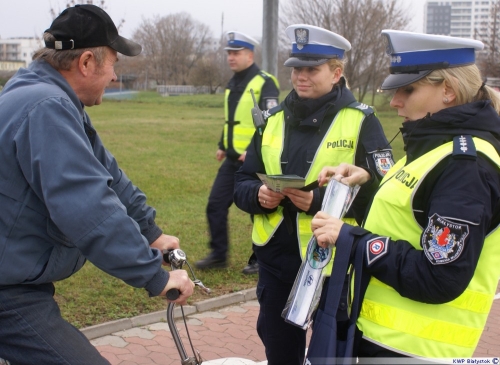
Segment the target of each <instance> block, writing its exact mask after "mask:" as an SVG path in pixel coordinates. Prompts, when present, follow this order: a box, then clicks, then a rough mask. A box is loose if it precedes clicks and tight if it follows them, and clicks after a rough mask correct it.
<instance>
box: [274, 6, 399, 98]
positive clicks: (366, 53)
mask: <svg viewBox="0 0 500 365" xmlns="http://www.w3.org/2000/svg"><path fill="white" fill-rule="evenodd" d="M282 4H283V8H282V10H281V14H283V17H282V22H283V24H282V25H283V26H284V27H285V26H287V25H290V24H296V23H305V24H310V25H316V26H319V27H322V28H325V29H329V30H331V31H333V32H335V33H338V34H340V35H342V36H343V37H345V38H346V39H347V40H349V42H351V45H352V49H351V50H350V51H349V52H347V53H346V58H347V64H346V67H345V70H344V75H345V76H346V78H347V80H348V82H349V85H350V87H351V89H352V90H356V91H358V98H359V100H363V98H364V97H365V96H366V93H367V92H368V91H369V90H371V91H372V101H373V98H374V95H375V93H376V91H377V88H378V87H379V85H380V84H381V82H382V80H383V78H384V77H385V76H386V75H387V73H388V67H387V66H388V62H389V58H388V57H386V56H385V43H384V39H383V38H382V37H381V36H380V32H381V31H382V30H383V29H399V30H403V29H405V28H406V27H407V24H408V23H409V11H408V10H407V9H403V8H401V6H400V2H398V1H397V0H309V1H303V0H288V1H287V2H286V3H284V2H283V3H282ZM288 47H289V46H288Z"/></svg>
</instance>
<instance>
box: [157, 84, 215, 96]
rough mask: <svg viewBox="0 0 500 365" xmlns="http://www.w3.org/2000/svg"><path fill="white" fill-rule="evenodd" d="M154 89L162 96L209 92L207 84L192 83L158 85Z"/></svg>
mask: <svg viewBox="0 0 500 365" xmlns="http://www.w3.org/2000/svg"><path fill="white" fill-rule="evenodd" d="M156 91H157V92H158V93H159V94H160V95H163V96H168V95H190V94H210V87H208V86H193V85H158V86H157V87H156Z"/></svg>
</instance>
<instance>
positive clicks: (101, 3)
mask: <svg viewBox="0 0 500 365" xmlns="http://www.w3.org/2000/svg"><path fill="white" fill-rule="evenodd" d="M79 3H85V4H93V5H97V6H98V7H100V8H102V9H104V10H107V6H106V5H105V3H106V1H105V0H95V1H94V0H85V1H75V0H67V1H65V4H64V6H65V7H66V8H71V7H73V6H75V5H76V4H79ZM49 12H50V15H51V17H52V20H54V19H55V18H57V16H58V15H59V14H60V13H61V12H62V10H61V7H60V6H57V10H56V9H55V7H54V6H52V5H51V7H50V11H49ZM123 23H125V19H121V20H120V22H119V23H118V24H115V25H116V28H117V29H118V30H120V28H121V27H122V25H123Z"/></svg>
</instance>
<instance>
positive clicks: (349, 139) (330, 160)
mask: <svg viewBox="0 0 500 365" xmlns="http://www.w3.org/2000/svg"><path fill="white" fill-rule="evenodd" d="M364 118H365V114H364V113H362V112H360V111H359V110H357V109H353V108H343V109H342V110H340V111H339V112H338V113H337V115H336V116H335V119H334V120H333V122H332V123H331V125H330V128H329V129H328V131H327V132H326V134H325V137H324V138H323V141H321V143H320V145H319V147H318V149H317V151H316V154H315V156H314V159H313V161H312V163H311V166H310V168H309V171H308V172H307V175H306V176H305V178H306V184H309V183H311V182H313V181H314V180H316V179H317V178H318V175H319V173H320V171H321V169H322V168H323V167H325V166H336V165H339V164H340V163H342V162H347V163H352V164H353V163H354V157H355V154H356V147H357V144H358V137H359V132H360V130H361V125H362V123H363V120H364ZM284 128H285V123H284V112H283V111H280V112H279V113H276V114H275V115H273V116H271V117H270V118H269V119H268V121H267V126H266V129H265V130H264V134H263V135H262V159H263V162H264V166H265V168H266V174H268V175H277V174H281V173H282V171H281V153H282V151H283V144H284ZM311 220H312V216H309V215H307V214H306V213H299V214H297V222H296V224H297V235H298V240H299V244H300V253H301V256H302V258H304V256H305V253H306V251H307V244H308V242H309V240H310V239H311V236H312V231H311ZM282 221H283V207H281V206H279V207H278V209H277V210H276V211H275V212H273V213H270V214H256V215H255V216H254V224H253V231H252V241H253V243H254V244H256V245H257V246H263V245H265V244H267V242H269V240H270V239H271V237H272V236H273V234H274V232H275V231H276V230H277V229H278V226H279V225H280V224H281V222H282ZM331 265H332V261H330V263H329V264H328V265H327V266H326V267H325V268H324V269H323V273H324V274H327V275H330V273H331V271H332V266H331Z"/></svg>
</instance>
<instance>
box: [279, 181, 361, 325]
mask: <svg viewBox="0 0 500 365" xmlns="http://www.w3.org/2000/svg"><path fill="white" fill-rule="evenodd" d="M358 190H359V186H355V187H349V186H347V185H344V184H342V183H340V182H338V181H337V180H331V181H330V183H329V184H328V186H327V188H326V191H325V197H324V199H323V204H322V206H321V210H322V211H324V212H326V213H328V214H330V215H331V216H332V217H335V218H339V219H341V218H342V217H344V215H345V213H346V212H347V211H348V210H349V207H350V206H351V203H352V201H353V200H354V198H355V196H356V194H357V193H358ZM334 249H335V248H334V247H328V248H322V247H320V246H319V245H318V243H317V241H316V238H315V237H314V235H313V236H312V237H311V239H310V240H309V244H308V246H307V253H306V257H305V258H304V260H303V261H302V265H301V266H300V269H299V272H298V274H297V277H296V279H295V283H294V284H293V288H292V291H291V292H290V296H289V297H288V300H287V303H286V306H285V309H284V310H283V313H282V314H281V315H282V317H283V318H284V319H285V321H286V322H288V323H291V324H293V325H295V326H298V327H301V328H303V329H306V328H307V327H308V326H309V324H310V323H311V318H312V314H313V313H314V311H315V310H316V307H317V305H318V303H319V299H320V295H321V291H322V289H323V282H324V280H325V276H324V273H323V268H324V267H325V266H326V265H327V264H328V262H330V260H331V259H332V254H333V250H334ZM328 274H329V273H328Z"/></svg>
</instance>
